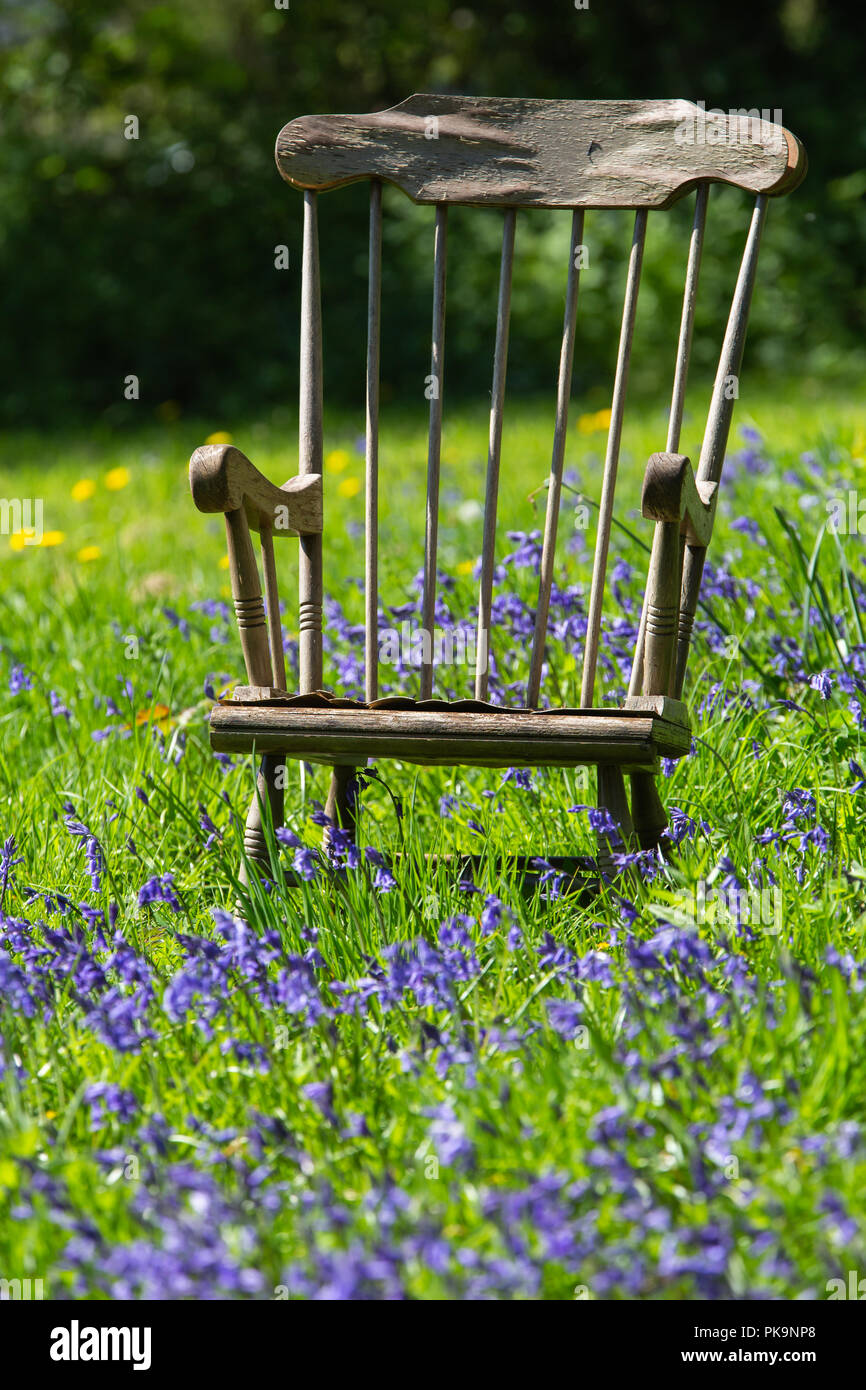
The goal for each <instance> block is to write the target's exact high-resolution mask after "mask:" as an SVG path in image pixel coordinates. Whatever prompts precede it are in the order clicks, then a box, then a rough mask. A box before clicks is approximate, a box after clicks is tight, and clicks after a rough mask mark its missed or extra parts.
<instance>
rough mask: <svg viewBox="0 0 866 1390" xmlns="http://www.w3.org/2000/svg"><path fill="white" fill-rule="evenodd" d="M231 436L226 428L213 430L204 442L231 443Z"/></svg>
mask: <svg viewBox="0 0 866 1390" xmlns="http://www.w3.org/2000/svg"><path fill="white" fill-rule="evenodd" d="M231 442H232V437H231V435H230V434H229V432H228V430H214V432H213V434H209V435H208V437H207V439H206V440H205V444H231Z"/></svg>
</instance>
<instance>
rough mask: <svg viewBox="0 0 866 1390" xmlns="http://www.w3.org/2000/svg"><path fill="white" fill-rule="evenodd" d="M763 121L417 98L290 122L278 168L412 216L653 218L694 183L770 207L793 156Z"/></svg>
mask: <svg viewBox="0 0 866 1390" xmlns="http://www.w3.org/2000/svg"><path fill="white" fill-rule="evenodd" d="M769 114H770V113H769V112H760V111H755V110H749V111H746V110H740V111H732V112H730V113H727V114H724V113H721V112H719V113H716V112H714V111H705V110H704V108H703V107H700V106H696V105H695V104H694V103H692V102H689V101H682V100H671V101H539V100H528V99H523V98H511V97H468V96H447V95H442V94H418V95H415V96H411V97H409V98H408V99H407V100H406V101H403V102H401V103H400V104H399V105H398V106H394V107H391V108H390V109H389V110H387V111H377V112H373V113H371V114H369V115H320V116H301V117H299V118H298V119H296V120H294V121H290V122H289V123H288V125H286V126H284V127H283V129H282V130H281V131H280V133H279V135H278V137H277V145H276V161H277V167H278V169H279V171H280V174H281V175H282V177H283V178H284V179H285V180H286V181H287V182H288V183H290V184H292V185H293V186H294V187H296V188H302V189H308V190H309V189H315V190H322V189H329V188H339V187H341V186H342V185H344V184H349V183H354V182H355V181H357V180H359V179H365V178H377V179H382V180H384V181H385V182H387V183H392V184H395V185H396V186H397V187H399V188H401V189H402V190H403V192H404V193H406V194H408V196H409V197H410V198H412V199H414V201H415V202H417V203H464V204H470V205H475V206H484V205H493V206H514V207H543V208H565V207H570V208H576V207H589V208H605V207H611V208H614V207H618V208H665V207H669V206H670V205H671V204H672V203H674V202H676V201H677V199H678V198H681V197H682V196H683V195H684V194H686V193H688V192H689V191H690V190H691V189H693V188H694V187H695V186H696V185H697V184H698V183H701V182H719V183H728V184H733V185H735V186H736V187H738V188H742V189H744V190H746V191H747V192H750V193H755V194H758V193H764V194H768V195H770V196H776V195H779V194H783V193H789V192H790V191H791V190H792V189H793V188H795V187H796V186H797V184H798V183H800V181H801V179H802V178H803V177H804V176H805V173H806V154H805V150H804V149H803V147H802V145H801V144H800V142H799V141H798V140H797V138H796V136H794V135H792V134H791V132H790V131H789V130H786V129H785V127H784V126H781V125H779V124H777V123H775V122H773V121H771V120H767V119H764V118H765V117H766V116H768V115H769Z"/></svg>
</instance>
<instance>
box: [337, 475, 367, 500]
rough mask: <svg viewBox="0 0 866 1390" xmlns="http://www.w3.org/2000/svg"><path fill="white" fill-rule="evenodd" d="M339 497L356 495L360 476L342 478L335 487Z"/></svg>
mask: <svg viewBox="0 0 866 1390" xmlns="http://www.w3.org/2000/svg"><path fill="white" fill-rule="evenodd" d="M337 491H338V492H339V494H340V496H341V497H357V496H358V493H359V492H360V491H361V479H360V478H344V479H343V481H342V482H341V483H340V486H339V487H338V488H337Z"/></svg>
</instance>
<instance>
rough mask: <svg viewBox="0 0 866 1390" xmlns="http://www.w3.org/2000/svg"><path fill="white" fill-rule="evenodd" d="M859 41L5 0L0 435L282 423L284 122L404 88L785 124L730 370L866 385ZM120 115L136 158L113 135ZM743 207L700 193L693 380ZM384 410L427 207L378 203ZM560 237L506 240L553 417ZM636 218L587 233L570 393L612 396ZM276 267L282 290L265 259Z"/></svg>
mask: <svg viewBox="0 0 866 1390" xmlns="http://www.w3.org/2000/svg"><path fill="white" fill-rule="evenodd" d="M862 29H863V18H862V11H861V10H860V9H859V8H855V7H853V6H852V7H851V8H850V9H849V8H848V7H847V6H844V5H835V4H834V5H831V4H830V3H828V0H767V3H759V4H740V3H736V4H733V5H724V6H704V5H695V4H693V3H679V0H677V3H667V2H665V3H663V2H662V0H607V3H604V0H591V4H590V8H589V9H588V10H576V9H575V8H574V5H573V3H572V0H553V3H545V4H540V3H537V0H536V3H531V0H499V2H498V3H493V2H492V0H470V2H469V3H466V4H464V5H455V4H453V3H450V2H449V0H423V3H422V4H415V5H413V4H411V3H408V2H407V0H381V2H380V3H378V4H375V3H360V0H340V2H339V3H335V0H318V3H313V0H291V8H290V9H288V10H283V9H277V8H275V6H274V4H273V3H270V0H207V2H206V3H205V0H200V3H187V4H184V5H180V4H153V3H146V0H124V3H119V2H118V0H52V2H51V3H49V0H5V3H4V4H3V5H2V6H0V141H2V155H0V161H2V162H0V285H2V296H3V298H2V304H3V333H2V335H0V413H2V416H3V418H4V419H5V420H6V421H23V422H27V421H33V422H36V423H40V424H47V423H49V422H51V421H56V420H64V419H71V418H75V417H81V418H85V419H86V418H94V416H99V417H100V418H103V419H105V420H107V421H109V422H110V421H112V420H115V421H116V422H117V423H118V424H119V425H121V426H122V424H123V422H124V421H127V420H129V419H130V418H131V416H132V414H134V412H130V411H129V410H128V408H124V406H123V404H122V382H123V378H124V377H125V376H126V375H127V374H128V373H135V374H136V375H137V376H139V378H140V381H141V402H140V408H141V411H143V412H152V411H158V410H162V412H163V413H167V414H168V415H169V416H170V415H171V414H172V413H176V412H177V411H189V410H195V409H202V410H206V411H207V412H208V414H209V415H214V414H215V413H216V414H219V415H220V418H222V419H225V418H228V417H229V416H230V415H231V414H233V413H237V412H239V411H247V410H252V409H260V408H264V407H267V406H269V405H273V404H276V403H278V402H286V401H293V400H294V397H295V390H296V387H295V381H296V376H295V373H296V340H297V328H296V318H297V291H298V267H299V262H300V257H299V249H300V200H299V198H298V197H297V196H296V195H294V194H293V193H292V191H291V190H290V189H288V188H287V187H286V186H285V185H284V184H283V183H282V182H281V180H280V179H279V177H278V176H277V174H276V171H275V168H274V164H273V144H274V138H275V136H276V133H277V131H278V129H279V128H280V126H281V125H283V124H284V123H285V122H286V121H287V120H290V119H291V118H292V117H293V116H296V115H299V114H302V113H304V112H310V111H339V110H345V111H363V110H375V109H379V108H382V107H385V106H388V105H392V104H394V103H395V102H397V101H399V100H401V99H402V98H403V97H405V96H408V95H409V94H410V93H411V92H413V91H424V90H428V91H430V90H435V91H465V92H470V93H478V94H484V95H490V94H499V95H524V96H539V97H573V98H578V97H599V98H601V97H616V96H631V97H659V96H682V97H686V98H688V99H691V100H695V101H697V100H703V101H705V102H706V104H707V106H708V107H722V108H724V109H727V108H729V107H758V108H764V107H767V108H770V109H773V108H776V107H780V108H781V109H782V113H783V119H784V121H785V123H786V124H788V125H789V126H790V127H791V128H792V129H793V130H795V131H796V133H797V134H798V135H799V136H800V137H801V139H802V140H803V141H804V142H805V144H806V146H807V148H808V151H809V158H810V173H809V176H808V178H807V181H806V183H805V184H804V185H803V186H802V188H801V189H800V190H799V191H798V192H797V193H795V194H794V195H793V196H792V197H791V198H789V199H783V200H781V202H778V203H776V204H774V205H773V206H772V207H771V209H770V218H769V221H768V229H767V237H766V243H765V255H764V277H763V281H762V285H761V292H760V295H759V297H758V300H757V303H756V306H755V314H754V316H753V329H752V339H751V342H750V348H749V358H750V367H751V368H755V367H757V369H758V370H760V368H761V366H763V367H764V368H767V369H775V368H778V367H780V366H781V367H783V368H784V369H785V370H786V371H788V372H791V373H792V374H796V375H798V376H799V377H801V378H802V377H803V376H806V377H811V378H814V380H815V381H817V382H818V383H819V385H820V383H821V382H824V381H828V380H831V379H832V380H833V381H837V382H838V381H839V380H845V379H848V378H851V377H853V376H854V375H855V374H857V375H858V377H859V375H862V372H863V365H864V344H866V337H864V319H866V314H864V305H866V204H864V195H866V120H864V114H866V113H864V106H866V102H864V95H863V94H864V89H866V84H864V78H863V70H864V62H863V42H862ZM129 114H134V115H136V116H137V117H138V119H139V123H140V138H139V139H138V140H136V141H129V140H126V139H124V138H123V123H124V117H125V116H127V115H129ZM690 204H691V200H689V206H688V207H686V206H683V207H682V208H678V209H675V210H674V211H673V212H672V213H670V214H661V215H657V216H656V218H655V219H651V221H650V227H651V230H650V235H649V240H648V249H647V257H648V259H647V265H646V272H645V280H644V286H643V289H642V299H641V313H640V319H639V326H638V343H637V356H636V362H635V372H636V389H638V390H639V389H640V388H641V386H642V385H655V384H656V383H657V382H658V383H659V384H660V382H661V381H662V379H664V381H665V382H668V381H669V377H670V368H671V362H672V352H673V343H674V341H675V337H676V329H677V323H678V317H679V295H680V292H681V282H682V272H683V265H684V254H685V237H686V235H687V228H688V222H689V218H690V216H691V206H690ZM746 211H747V209H746V200H745V199H744V198H743V197H742V196H741V195H739V194H738V193H736V192H735V191H729V190H723V191H720V192H718V193H714V195H713V199H712V200H711V218H712V219H713V221H712V223H711V227H712V232H713V240H712V242H711V243H710V244H711V245H712V246H713V247H714V249H717V250H718V252H719V259H718V260H712V261H708V263H707V267H706V273H705V277H704V284H703V297H702V302H701V311H700V316H699V320H698V332H697V345H696V352H697V361H698V369H699V370H700V368H702V367H704V368H709V367H710V365H711V359H712V355H713V352H714V350H715V347H716V344H717V338H716V336H715V334H714V332H713V330H714V329H715V328H716V327H717V326H718V324H719V323H720V321H721V319H722V316H723V314H724V310H725V305H726V302H727V298H728V297H729V294H730V289H731V284H732V277H733V274H734V271H735V266H736V261H737V258H738V256H739V252H740V249H741V246H742V238H743V230H744V216H745V214H746ZM386 212H387V214H388V216H387V222H386V259H385V265H386V278H385V304H384V315H385V317H384V339H383V352H384V383H385V384H384V392H385V397H386V399H387V398H388V396H389V394H390V393H392V392H395V391H397V390H399V389H405V388H407V387H410V386H411V385H412V384H413V383H414V385H415V387H417V388H418V389H421V388H420V387H419V382H422V381H423V376H424V373H425V372H426V371H427V370H428V366H427V352H428V348H427V335H428V333H429V311H430V302H429V291H430V271H431V260H432V216H433V214H432V210H431V209H416V208H415V207H414V206H413V205H412V204H410V203H409V202H408V200H406V199H404V198H403V197H402V196H400V195H398V194H396V193H395V192H393V191H392V192H391V193H390V194H389V195H388V196H387V201H386ZM567 222H568V218H567V216H565V217H563V216H560V217H558V218H557V217H556V216H555V215H550V214H542V213H535V214H531V215H526V216H525V217H522V218H521V219H520V222H519V225H518V256H519V260H518V269H517V273H516V281H515V299H514V323H513V350H512V362H511V366H510V373H511V376H510V379H511V383H512V384H513V385H515V386H517V387H518V388H520V387H522V388H524V389H528V390H532V389H536V388H537V389H544V390H548V391H549V390H551V389H552V382H553V380H554V376H555V364H556V359H557V353H558V341H557V340H558V336H559V332H560V329H561V314H562V295H563V289H564V278H565V259H566V242H567ZM629 223H630V218H628V217H626V218H618V217H616V216H615V215H607V214H605V215H596V216H595V217H594V218H588V219H587V235H586V240H587V243H588V244H589V247H590V266H591V270H590V272H589V273H588V274H586V275H585V277H584V280H583V285H582V290H581V294H582V304H581V310H580V328H581V338H580V346H579V350H578V362H577V376H578V384H579V385H580V384H582V385H583V386H584V387H587V386H592V384H593V383H594V382H600V381H602V380H605V379H607V376H608V375H609V371H610V366H611V361H612V357H613V352H614V349H615V341H614V340H615V333H616V324H617V322H618V316H619V312H620V307H621V297H622V273H623V267H624V260H625V255H626V252H627V248H628V243H629V238H630V226H629ZM365 235H366V193H365V191H364V190H363V189H359V188H354V189H349V190H345V191H341V192H337V193H333V194H330V195H328V196H327V198H326V199H325V198H323V199H322V238H323V239H322V255H323V276H324V285H325V304H326V344H325V347H326V358H327V376H328V386H329V389H330V390H332V391H336V393H337V396H338V398H339V399H340V400H342V401H345V402H347V403H355V402H358V401H360V399H361V392H362V379H363V378H362V374H363V358H364V343H363V331H364V330H363V325H364V304H365V294H366V285H365V270H366V261H365V256H366V250H365ZM498 242H499V220H498V217H497V215H496V214H495V213H491V212H482V213H478V212H475V213H470V212H462V211H461V212H458V213H457V214H456V216H454V218H453V224H452V234H451V237H450V262H449V321H448V331H447V350H446V383H447V389H448V391H449V393H450V394H452V395H453V394H455V393H459V392H461V391H464V392H478V393H481V392H484V391H486V390H488V389H489V376H490V356H491V347H492V335H493V323H494V318H495V294H496V279H497V274H498ZM280 243H285V244H286V245H288V246H289V248H290V256H291V266H290V269H289V270H288V271H278V270H276V269H275V268H274V247H275V245H277V244H280Z"/></svg>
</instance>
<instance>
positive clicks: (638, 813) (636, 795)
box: [631, 772, 668, 849]
mask: <svg viewBox="0 0 866 1390" xmlns="http://www.w3.org/2000/svg"><path fill="white" fill-rule="evenodd" d="M631 809H632V816H633V818H634V828H635V834H636V835H637V842H638V844H639V845H640V847H641V849H656V848H657V846H658V844H659V842H660V840H661V838H662V836H663V835H664V833H665V831H666V830H667V828H668V816H667V811H666V810H665V808H664V806H663V804H662V800H661V797H660V796H659V794H658V788H657V787H656V779H655V777H654V776H653V774H652V773H651V772H633V773H632V775H631Z"/></svg>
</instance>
